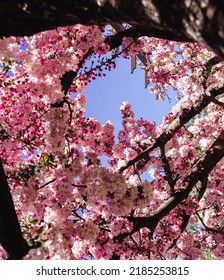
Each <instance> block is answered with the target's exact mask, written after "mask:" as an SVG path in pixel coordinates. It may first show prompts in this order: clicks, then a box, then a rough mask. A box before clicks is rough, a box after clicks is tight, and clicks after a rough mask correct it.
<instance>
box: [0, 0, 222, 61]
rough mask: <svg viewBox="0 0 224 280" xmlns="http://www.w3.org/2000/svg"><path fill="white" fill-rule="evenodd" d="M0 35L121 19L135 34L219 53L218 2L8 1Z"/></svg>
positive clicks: (1, 11)
mask: <svg viewBox="0 0 224 280" xmlns="http://www.w3.org/2000/svg"><path fill="white" fill-rule="evenodd" d="M0 22H1V29H0V30H1V31H0V37H4V36H5V37H8V36H11V35H14V36H23V35H28V36H29V35H32V34H34V33H37V32H40V31H43V30H49V29H54V28H56V27H58V26H65V25H74V24H76V23H82V24H89V25H91V24H97V25H104V24H106V23H113V22H127V23H129V24H131V25H132V26H134V27H135V28H136V29H137V30H138V34H139V35H143V34H144V35H148V36H151V37H152V36H154V37H159V38H166V39H170V40H175V41H195V42H197V43H199V44H200V45H201V46H204V47H207V48H209V49H210V50H213V51H214V52H215V53H216V54H217V55H218V56H220V57H222V58H224V47H223V45H224V1H220V0H178V1H170V0H159V1H158V0H135V1H133V0H125V1H123V0H75V1H74V0H50V1H44V0H27V1H24V0H14V1H1V3H0Z"/></svg>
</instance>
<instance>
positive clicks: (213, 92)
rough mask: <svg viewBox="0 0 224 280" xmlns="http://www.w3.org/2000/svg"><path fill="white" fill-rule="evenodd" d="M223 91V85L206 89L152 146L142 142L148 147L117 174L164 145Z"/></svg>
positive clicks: (145, 141)
mask: <svg viewBox="0 0 224 280" xmlns="http://www.w3.org/2000/svg"><path fill="white" fill-rule="evenodd" d="M223 91H224V85H223V84H215V85H211V86H210V87H208V89H207V90H206V94H204V96H203V98H202V99H201V100H200V101H198V103H197V104H196V105H195V106H194V107H191V108H190V109H183V110H182V114H181V115H180V116H178V117H177V118H176V119H175V120H174V121H172V123H171V124H169V125H168V126H167V127H166V128H165V129H164V131H163V133H162V134H161V135H160V136H159V137H158V138H156V139H155V140H154V142H153V144H150V145H149V146H148V144H147V143H148V142H150V143H151V139H150V140H149V141H148V140H144V141H143V142H142V146H143V147H147V146H148V147H147V148H145V149H144V150H143V151H142V152H141V153H140V154H139V155H137V156H136V157H135V158H134V159H132V160H130V161H128V162H127V164H126V165H124V166H123V167H121V168H120V169H119V172H120V173H122V172H123V171H124V170H126V169H127V168H129V167H130V166H132V165H134V164H135V163H137V162H138V161H139V160H141V159H143V158H144V157H145V156H147V155H148V154H149V153H150V152H151V151H153V150H154V149H156V148H158V147H161V146H162V145H165V144H166V143H167V142H168V141H169V140H170V139H171V138H172V137H173V136H174V135H175V133H176V132H177V131H178V130H179V129H180V128H181V127H183V126H184V125H185V124H186V123H187V122H188V121H190V120H191V119H192V118H193V117H195V116H196V115H197V114H199V113H200V112H201V111H202V110H203V109H204V108H205V107H206V106H207V105H208V104H209V103H210V102H212V99H213V98H214V97H216V96H218V95H219V94H222V93H223Z"/></svg>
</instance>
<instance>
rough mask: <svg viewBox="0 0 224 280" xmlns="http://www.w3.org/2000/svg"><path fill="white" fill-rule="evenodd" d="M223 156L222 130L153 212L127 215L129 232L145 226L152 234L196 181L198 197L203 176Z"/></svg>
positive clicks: (223, 132)
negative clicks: (189, 171) (130, 229)
mask: <svg viewBox="0 0 224 280" xmlns="http://www.w3.org/2000/svg"><path fill="white" fill-rule="evenodd" d="M223 157H224V131H222V133H221V134H220V135H219V137H218V138H217V139H216V140H215V141H214V143H213V144H212V145H211V147H210V148H209V149H208V150H207V152H206V154H205V155H204V156H203V157H201V158H199V160H198V161H197V162H196V163H195V164H194V166H193V167H192V172H191V173H190V174H189V175H188V176H186V177H185V179H184V180H183V181H182V183H181V184H180V186H179V189H178V190H177V191H176V192H175V193H174V194H173V195H172V196H171V197H170V198H169V199H168V200H167V201H166V202H164V204H162V205H161V206H160V207H159V208H158V209H157V210H156V211H155V212H154V213H152V214H150V215H149V216H145V217H128V220H129V221H130V222H132V223H133V230H132V232H131V233H130V234H133V233H135V232H136V231H139V230H140V229H141V228H143V227H147V228H148V229H149V230H150V231H151V234H153V232H154V230H155V228H156V226H157V224H158V223H159V221H160V220H161V219H162V218H163V217H165V216H166V215H168V214H169V213H170V212H171V211H172V210H173V209H174V208H175V207H176V206H178V205H179V204H181V202H183V201H184V200H185V199H186V198H187V197H188V196H189V194H190V192H191V191H192V189H193V188H194V186H195V185H196V184H197V182H198V181H201V182H203V184H202V190H201V193H200V192H199V198H200V196H202V195H203V192H204V191H205V185H204V184H205V182H206V181H204V179H203V178H205V177H207V176H208V174H209V173H210V172H211V171H212V170H213V168H214V167H215V166H216V164H217V163H218V162H219V161H220V160H221V159H222V158H223ZM127 236H128V234H122V235H119V236H117V237H116V238H117V239H119V240H122V239H123V238H125V237H127Z"/></svg>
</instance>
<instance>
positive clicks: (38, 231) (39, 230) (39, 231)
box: [37, 226, 44, 237]
mask: <svg viewBox="0 0 224 280" xmlns="http://www.w3.org/2000/svg"><path fill="white" fill-rule="evenodd" d="M43 229H44V226H41V227H40V228H39V229H38V230H37V237H39V236H40V235H41V233H42V232H43Z"/></svg>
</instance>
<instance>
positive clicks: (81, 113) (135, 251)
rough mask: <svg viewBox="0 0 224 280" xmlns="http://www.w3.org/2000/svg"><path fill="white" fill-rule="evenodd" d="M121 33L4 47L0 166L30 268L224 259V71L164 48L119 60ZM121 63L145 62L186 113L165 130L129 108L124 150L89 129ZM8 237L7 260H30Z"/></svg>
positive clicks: (66, 31)
mask: <svg viewBox="0 0 224 280" xmlns="http://www.w3.org/2000/svg"><path fill="white" fill-rule="evenodd" d="M111 32H112V33H113V32H114V31H111ZM112 33H111V34H110V33H108V32H107V33H106V34H105V32H103V30H102V28H99V27H97V26H84V25H80V24H79V25H75V26H70V27H60V28H57V29H56V30H52V31H45V32H41V33H38V34H35V35H33V36H31V37H20V38H18V37H10V38H7V39H3V40H1V41H0V44H1V46H0V50H1V54H0V55H1V65H2V68H1V72H0V75H1V77H0V83H1V84H0V89H1V95H0V106H1V110H0V124H1V126H0V141H1V145H0V157H1V161H2V164H3V166H4V170H5V174H6V178H7V182H6V181H4V184H5V185H6V186H7V184H8V186H9V187H10V190H11V194H12V197H13V201H14V205H15V210H16V214H17V216H18V220H19V223H20V227H21V232H22V234H23V238H24V239H25V240H26V242H27V243H28V246H29V247H27V250H25V251H26V252H28V251H29V253H28V254H27V255H26V258H28V259H30V258H40V259H85V258H94V259H163V258H170V259H175V258H177V257H180V258H182V259H206V258H217V259H221V258H223V257H224V228H223V219H224V213H223V207H224V205H223V204H224V202H223V200H222V197H223V192H224V183H223V182H224V178H223V176H224V175H223V174H224V161H223V156H224V115H223V111H224V101H223V92H224V71H223V67H224V64H223V62H222V61H221V60H220V58H218V57H217V56H216V55H215V54H214V53H212V52H210V51H208V50H207V49H205V48H202V47H200V46H198V45H197V44H196V43H177V42H174V41H168V40H163V39H157V38H154V37H151V38H149V37H140V38H138V39H133V38H131V37H125V38H123V40H122V44H121V45H120V46H116V47H115V48H113V50H112V51H111V46H110V43H111V38H112V37H113V36H114V35H113V34H112ZM122 56H125V57H135V56H141V57H145V58H146V60H145V62H144V63H143V65H142V67H143V68H144V69H145V71H146V73H147V79H148V81H149V91H150V92H151V93H154V94H156V95H157V96H158V97H159V98H161V99H164V98H166V95H167V91H168V90H169V91H173V93H174V94H175V96H176V98H177V101H178V102H177V104H176V106H174V107H173V108H172V110H171V111H170V112H169V113H168V114H167V115H166V116H164V118H163V121H162V123H161V125H159V126H158V127H156V125H155V122H153V120H144V119H142V118H140V119H136V118H135V115H134V112H133V111H132V109H131V105H130V104H128V103H127V102H124V103H123V104H122V105H121V107H120V112H121V114H122V126H123V128H122V130H121V131H120V132H119V134H118V140H117V141H115V137H114V127H113V124H112V123H111V122H110V121H108V122H106V123H105V124H104V125H101V124H100V123H99V122H98V121H97V120H95V119H94V118H86V117H85V89H86V86H87V85H88V84H89V83H90V82H92V81H93V80H95V79H96V78H99V77H101V76H103V75H105V71H106V70H108V69H109V70H112V69H113V68H115V66H116V65H115V59H116V58H117V57H122ZM87 62H88V63H87ZM114 71H115V70H114ZM101 156H106V157H107V158H108V166H107V167H103V166H102V164H101ZM1 173H2V174H4V172H3V170H2V171H1ZM143 174H147V175H148V180H143V179H142V175H143ZM3 177H4V175H3ZM144 177H145V176H144ZM1 200H4V197H3V196H2V197H1ZM1 203H2V202H1ZM2 208H3V207H2ZM0 210H1V211H0V212H1V213H0V218H1V219H4V220H5V222H6V223H7V216H4V211H3V210H4V209H1V208H0ZM12 211H13V209H12ZM0 226H1V230H0V233H1V232H2V233H1V234H2V236H3V237H1V234H0V237H1V243H2V246H3V248H2V250H1V258H3V259H4V258H6V256H7V253H8V254H9V257H10V255H12V256H11V258H19V257H22V254H20V255H19V254H18V255H16V252H14V251H13V249H9V246H10V245H8V243H7V240H6V239H7V237H4V234H5V233H4V230H3V227H4V223H2V222H0ZM17 232H18V234H19V232H20V229H19V228H17ZM5 235H6V234H5ZM5 244H6V245H5ZM25 251H24V252H25ZM24 254H25V253H24ZM13 255H14V256H13Z"/></svg>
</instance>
